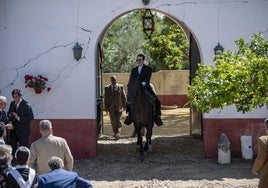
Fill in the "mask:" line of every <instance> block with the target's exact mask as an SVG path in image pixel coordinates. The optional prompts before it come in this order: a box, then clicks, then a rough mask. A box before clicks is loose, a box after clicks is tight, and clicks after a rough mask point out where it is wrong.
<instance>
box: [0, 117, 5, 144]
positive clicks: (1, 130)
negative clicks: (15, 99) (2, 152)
mask: <svg viewBox="0 0 268 188" xmlns="http://www.w3.org/2000/svg"><path fill="white" fill-rule="evenodd" d="M5 136H6V125H5V124H4V122H2V121H0V144H5Z"/></svg>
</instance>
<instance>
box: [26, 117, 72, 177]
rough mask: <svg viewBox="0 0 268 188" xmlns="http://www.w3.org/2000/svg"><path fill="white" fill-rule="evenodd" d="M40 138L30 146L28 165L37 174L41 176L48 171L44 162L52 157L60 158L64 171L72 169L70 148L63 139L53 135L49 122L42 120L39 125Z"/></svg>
mask: <svg viewBox="0 0 268 188" xmlns="http://www.w3.org/2000/svg"><path fill="white" fill-rule="evenodd" d="M39 131H40V133H41V135H42V137H41V138H39V139H38V140H36V141H35V142H33V143H32V144H31V147H30V151H31V157H30V163H29V165H30V166H31V167H32V168H34V169H35V170H36V172H37V174H43V173H47V172H49V171H50V169H49V167H48V166H47V164H46V162H47V161H48V159H49V158H50V157H52V156H58V157H60V158H61V159H62V160H63V162H64V167H65V169H66V170H72V169H73V156H72V154H71V151H70V148H69V146H68V144H67V142H66V140H65V139H64V138H61V137H57V136H54V135H53V128H52V123H51V121H49V120H42V121H40V124H39Z"/></svg>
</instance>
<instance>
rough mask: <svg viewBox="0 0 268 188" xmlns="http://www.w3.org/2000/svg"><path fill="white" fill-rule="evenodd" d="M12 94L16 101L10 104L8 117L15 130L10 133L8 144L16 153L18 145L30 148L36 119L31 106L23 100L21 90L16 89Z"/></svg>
mask: <svg viewBox="0 0 268 188" xmlns="http://www.w3.org/2000/svg"><path fill="white" fill-rule="evenodd" d="M11 94H12V97H13V99H14V101H12V102H11V103H10V106H9V110H8V116H9V120H10V121H11V122H12V125H13V130H12V131H11V132H10V141H9V143H8V144H9V145H11V146H12V149H13V152H14V151H16V149H17V146H18V145H19V146H25V147H28V141H29V136H30V123H31V121H32V120H33V119H34V114H33V111H32V107H31V106H30V104H29V103H28V102H27V101H25V100H24V99H22V98H21V92H20V90H19V89H14V90H13V91H12V93H11Z"/></svg>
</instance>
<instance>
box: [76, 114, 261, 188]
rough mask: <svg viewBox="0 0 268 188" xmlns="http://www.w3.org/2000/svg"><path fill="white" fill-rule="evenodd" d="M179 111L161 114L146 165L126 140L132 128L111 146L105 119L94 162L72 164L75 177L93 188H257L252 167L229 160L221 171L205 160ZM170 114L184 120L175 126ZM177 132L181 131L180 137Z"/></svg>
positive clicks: (133, 141) (133, 140)
mask: <svg viewBox="0 0 268 188" xmlns="http://www.w3.org/2000/svg"><path fill="white" fill-rule="evenodd" d="M181 110H183V113H182V112H181ZM181 110H180V111H179V112H178V111H168V112H166V113H165V112H164V113H163V119H164V126H162V127H155V129H154V130H155V131H154V135H153V137H152V147H153V151H152V153H151V154H147V155H146V157H145V159H144V160H141V159H140V157H139V153H137V152H136V138H131V137H130V135H131V133H132V130H133V126H124V127H123V130H124V131H122V137H121V139H119V140H115V139H114V138H113V137H112V136H111V135H112V132H111V129H110V125H109V121H108V119H107V117H104V122H105V127H104V130H105V131H104V132H105V134H103V135H101V136H100V138H99V140H98V148H97V149H98V154H97V157H96V158H94V159H88V160H77V161H75V165H74V171H76V172H78V174H79V175H80V176H82V177H84V178H85V179H88V180H90V181H91V182H92V184H93V186H94V187H95V188H184V187H185V188H201V187H202V188H238V187H239V188H255V187H257V184H258V181H259V179H258V177H257V176H255V175H253V174H252V173H251V168H252V165H253V162H252V161H243V160H242V159H232V162H231V164H226V165H222V164H219V163H218V162H217V159H205V158H204V155H203V143H202V141H201V140H200V139H197V138H194V137H191V136H189V134H187V132H188V128H187V126H188V125H189V124H188V119H189V118H187V117H186V116H187V114H188V111H187V109H181ZM167 113H168V114H169V115H168V114H167ZM174 113H175V114H178V113H181V114H180V118H183V119H180V120H176V121H174V119H175V117H176V116H173V115H174ZM172 114H173V115H172ZM185 117H186V118H185ZM169 118H171V119H172V122H173V123H170V122H171V120H169ZM178 122H179V123H178ZM184 124H185V125H184ZM178 126H183V127H180V130H183V131H181V132H179V133H178V131H177V129H178ZM168 131H169V132H168ZM176 131H177V132H176ZM160 133H163V134H160ZM185 133H186V134H185Z"/></svg>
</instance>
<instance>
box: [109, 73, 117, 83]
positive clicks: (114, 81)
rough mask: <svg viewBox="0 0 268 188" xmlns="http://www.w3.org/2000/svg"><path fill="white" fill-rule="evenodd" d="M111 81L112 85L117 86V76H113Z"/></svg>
mask: <svg viewBox="0 0 268 188" xmlns="http://www.w3.org/2000/svg"><path fill="white" fill-rule="evenodd" d="M110 81H111V83H112V84H113V85H115V84H116V76H115V75H112V76H111V77H110Z"/></svg>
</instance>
